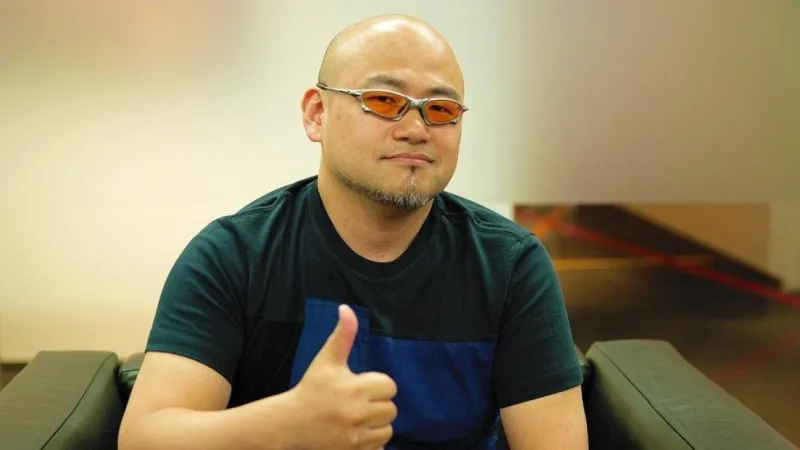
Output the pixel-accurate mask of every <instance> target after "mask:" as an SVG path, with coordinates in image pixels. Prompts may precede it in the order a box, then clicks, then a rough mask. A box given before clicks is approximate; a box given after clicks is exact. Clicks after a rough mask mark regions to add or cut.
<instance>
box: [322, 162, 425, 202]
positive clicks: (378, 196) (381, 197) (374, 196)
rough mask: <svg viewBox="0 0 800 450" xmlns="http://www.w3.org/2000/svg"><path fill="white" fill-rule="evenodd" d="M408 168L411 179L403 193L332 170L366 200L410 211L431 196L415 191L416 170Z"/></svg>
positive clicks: (348, 186)
mask: <svg viewBox="0 0 800 450" xmlns="http://www.w3.org/2000/svg"><path fill="white" fill-rule="evenodd" d="M410 170H411V179H410V180H409V181H408V185H407V186H406V191H405V192H403V193H393V192H386V191H382V190H380V189H377V188H373V187H370V186H367V185H365V184H363V183H360V182H358V181H356V180H354V179H352V178H349V177H347V176H345V175H344V174H343V173H341V172H339V171H338V170H334V171H333V172H334V174H335V175H336V178H337V179H339V181H341V182H342V184H344V185H345V186H346V187H347V188H349V189H351V190H353V191H354V192H357V193H358V194H359V195H361V196H362V197H363V198H365V199H366V200H368V201H370V202H372V203H375V204H377V205H380V206H386V207H389V208H392V209H394V210H396V211H400V212H412V211H415V210H417V209H419V208H422V207H423V206H425V205H426V204H427V203H428V202H429V201H431V200H432V199H433V196H430V195H419V194H417V193H416V192H415V191H416V188H417V170H416V168H415V167H412V168H410Z"/></svg>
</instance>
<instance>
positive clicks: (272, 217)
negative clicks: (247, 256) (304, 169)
mask: <svg viewBox="0 0 800 450" xmlns="http://www.w3.org/2000/svg"><path fill="white" fill-rule="evenodd" d="M315 180H316V177H313V178H305V179H302V180H299V181H296V182H294V183H292V184H288V185H284V186H280V187H278V188H275V189H273V190H272V191H269V192H267V193H266V194H264V195H262V196H260V197H258V198H256V199H255V200H252V201H250V202H249V203H247V204H246V205H245V206H243V207H241V208H240V209H239V210H237V211H235V212H233V213H230V214H226V215H222V216H218V217H217V218H216V219H214V220H213V221H212V222H211V223H209V224H208V225H207V226H206V228H205V229H204V230H203V232H204V233H212V234H214V233H217V234H223V235H224V234H231V233H233V234H236V235H240V236H241V237H242V238H254V237H259V236H260V237H263V236H265V235H267V234H269V233H268V232H269V231H271V230H272V229H274V228H276V227H281V226H282V225H283V224H285V223H286V222H288V221H289V220H291V218H292V216H293V215H294V214H296V213H297V212H298V211H300V212H302V211H303V208H302V207H299V206H300V203H301V202H303V201H304V200H305V197H306V194H307V192H308V190H309V189H310V188H312V187H313V186H314V182H315Z"/></svg>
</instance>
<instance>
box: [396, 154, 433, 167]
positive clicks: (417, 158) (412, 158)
mask: <svg viewBox="0 0 800 450" xmlns="http://www.w3.org/2000/svg"><path fill="white" fill-rule="evenodd" d="M384 159H386V160H389V161H393V162H397V163H403V164H413V165H426V164H431V163H432V162H433V159H432V158H430V157H429V156H428V155H426V154H424V153H398V154H396V155H392V156H389V157H387V158H384Z"/></svg>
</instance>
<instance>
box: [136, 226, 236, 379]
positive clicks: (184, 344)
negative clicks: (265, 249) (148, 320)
mask: <svg viewBox="0 0 800 450" xmlns="http://www.w3.org/2000/svg"><path fill="white" fill-rule="evenodd" d="M239 242H240V241H239V240H238V238H237V235H236V233H235V231H234V230H233V229H232V227H231V226H229V225H227V224H226V222H225V221H223V220H222V219H220V220H217V221H214V222H212V223H211V224H209V225H208V226H207V227H205V228H204V229H203V230H202V231H201V232H200V233H199V234H198V235H197V236H195V237H194V238H193V239H192V240H191V241H190V242H189V244H188V245H187V246H186V248H185V249H184V250H183V252H182V253H181V254H180V255H179V257H178V259H177V261H176V262H175V264H174V265H173V267H172V269H171V270H170V273H169V274H168V276H167V279H166V281H165V283H164V287H163V289H162V292H161V296H160V298H159V302H158V307H157V308H156V314H155V318H154V320H153V325H152V329H151V330H150V335H149V338H148V342H147V348H146V350H147V351H158V352H167V353H173V354H177V355H181V356H184V357H187V358H191V359H193V360H196V361H198V362H200V363H202V364H205V365H206V366H208V367H210V368H212V369H214V370H215V371H217V372H219V373H220V374H221V375H222V376H223V377H225V379H227V380H228V382H230V383H231V384H233V379H234V375H235V372H236V367H237V365H238V362H239V359H240V358H241V356H242V353H243V348H244V339H245V338H244V336H245V333H244V329H245V327H244V312H243V307H242V301H241V299H242V297H243V292H244V291H245V280H246V277H245V275H246V268H247V260H246V256H245V255H246V252H245V251H244V250H242V249H241V245H240V243H239Z"/></svg>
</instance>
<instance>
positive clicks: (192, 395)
mask: <svg viewBox="0 0 800 450" xmlns="http://www.w3.org/2000/svg"><path fill="white" fill-rule="evenodd" d="M230 394H231V385H230V383H228V380H226V379H225V378H224V377H223V376H221V375H220V374H219V373H218V372H216V371H215V370H213V369H211V368H209V367H208V366H206V365H204V364H201V363H199V362H197V361H194V360H192V359H189V358H186V357H184V356H179V355H175V354H171V353H161V352H148V353H146V354H145V357H144V361H143V362H142V367H141V368H140V369H139V373H138V375H137V376H136V382H135V383H134V385H133V391H132V392H131V397H130V400H128V405H127V407H126V409H125V416H124V418H123V423H122V426H121V428H122V429H123V430H124V429H125V428H127V427H129V426H130V424H131V423H133V422H136V421H137V420H138V419H140V418H141V417H143V416H145V415H147V414H150V413H153V412H156V411H159V410H162V409H165V408H186V409H191V410H195V411H216V410H221V409H224V408H225V407H226V406H227V404H228V400H229V399H230Z"/></svg>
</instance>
